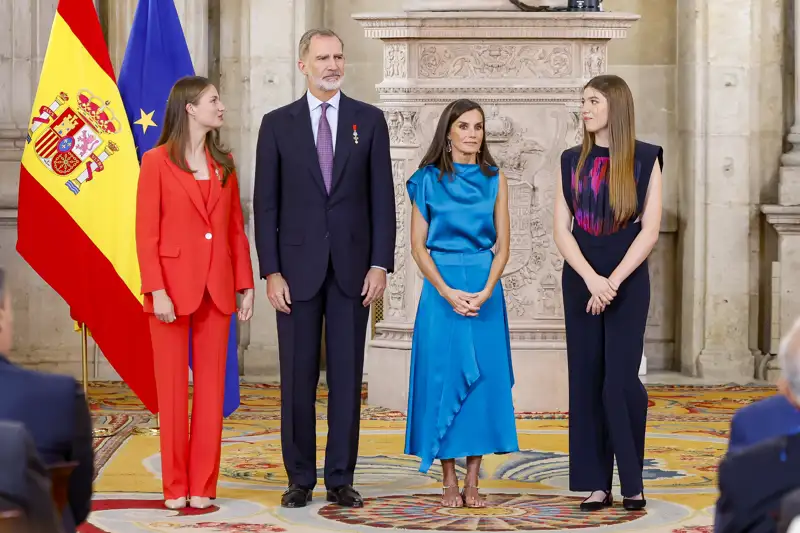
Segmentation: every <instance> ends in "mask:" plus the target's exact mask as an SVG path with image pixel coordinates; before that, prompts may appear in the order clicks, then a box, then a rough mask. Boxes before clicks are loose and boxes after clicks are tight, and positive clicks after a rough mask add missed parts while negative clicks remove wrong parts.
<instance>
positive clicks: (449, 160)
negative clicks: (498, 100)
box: [419, 99, 497, 179]
mask: <svg viewBox="0 0 800 533" xmlns="http://www.w3.org/2000/svg"><path fill="white" fill-rule="evenodd" d="M475 109H477V110H478V111H479V112H480V114H481V121H482V122H483V123H484V126H485V125H486V115H485V114H484V113H483V108H481V106H480V104H478V103H477V102H473V101H472V100H466V99H461V100H455V101H453V102H450V103H449V104H447V107H445V108H444V111H442V115H441V116H440V117H439V124H438V125H437V126H436V133H435V134H434V136H433V141H432V142H431V145H430V147H429V148H428V152H427V153H426V154H425V157H423V158H422V161H420V163H419V168H423V167H426V166H428V165H433V166H435V167H437V168H438V169H439V179H442V176H445V175H448V176H450V177H451V178H452V177H453V176H454V175H455V167H453V155H452V153H451V152H448V151H447V145H448V142H447V136H448V134H449V133H450V128H451V127H453V123H454V122H455V121H456V120H458V118H459V117H460V116H461V115H463V114H464V113H468V112H470V111H473V110H475ZM476 160H477V163H478V165H480V167H481V172H482V173H483V175H484V176H495V175H496V174H497V171H493V170H492V169H491V168H489V167H490V166H492V167H497V163H495V162H494V159H493V158H492V155H491V154H490V153H489V147H488V145H487V144H486V130H485V129H484V132H483V138H482V139H481V148H480V151H479V152H478V153H477V154H476Z"/></svg>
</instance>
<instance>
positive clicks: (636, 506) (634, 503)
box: [622, 492, 647, 511]
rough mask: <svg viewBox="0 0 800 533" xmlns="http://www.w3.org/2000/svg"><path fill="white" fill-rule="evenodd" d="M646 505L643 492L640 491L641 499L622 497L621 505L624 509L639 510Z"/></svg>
mask: <svg viewBox="0 0 800 533" xmlns="http://www.w3.org/2000/svg"><path fill="white" fill-rule="evenodd" d="M646 505H647V500H645V499H644V492H643V493H642V499H641V500H634V499H633V498H622V507H624V508H625V510H626V511H641V510H643V509H644V508H645V506H646Z"/></svg>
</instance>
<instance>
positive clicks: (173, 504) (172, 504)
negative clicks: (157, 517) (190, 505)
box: [164, 498, 186, 510]
mask: <svg viewBox="0 0 800 533" xmlns="http://www.w3.org/2000/svg"><path fill="white" fill-rule="evenodd" d="M164 506H165V507H166V508H167V509H172V510H177V509H183V508H184V507H186V498H175V499H174V500H164Z"/></svg>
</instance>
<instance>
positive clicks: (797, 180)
mask: <svg viewBox="0 0 800 533" xmlns="http://www.w3.org/2000/svg"><path fill="white" fill-rule="evenodd" d="M793 11H794V43H793V44H794V52H795V53H794V69H793V70H794V123H793V125H792V127H791V129H790V130H789V135H788V136H787V140H788V141H789V142H790V143H791V144H792V148H791V149H790V150H789V151H788V152H786V153H785V154H783V156H782V157H781V167H780V173H779V186H778V202H777V204H771V205H764V206H763V207H762V208H761V210H762V212H763V213H764V214H765V215H766V219H767V222H768V223H769V224H770V225H771V226H772V227H773V228H774V229H775V231H776V232H777V234H778V261H777V262H775V263H774V275H773V277H772V283H773V286H772V297H773V302H772V306H771V307H772V320H771V325H772V328H773V329H772V332H771V335H770V341H771V345H770V349H769V352H768V353H769V355H770V356H771V357H769V358H767V359H766V360H765V361H764V365H763V370H762V373H763V377H765V378H767V379H770V380H774V379H775V377H777V374H778V373H779V372H780V367H779V361H778V359H777V358H775V357H774V356H775V355H776V354H777V351H778V342H779V341H780V338H781V337H782V336H783V335H785V334H786V333H788V331H789V328H791V326H792V324H793V323H794V321H795V320H797V318H798V317H800V276H798V275H797V273H798V272H800V0H794V10H793Z"/></svg>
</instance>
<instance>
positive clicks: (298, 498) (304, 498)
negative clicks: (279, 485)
mask: <svg viewBox="0 0 800 533" xmlns="http://www.w3.org/2000/svg"><path fill="white" fill-rule="evenodd" d="M312 492H313V491H312V490H311V489H305V488H303V487H301V486H300V485H289V488H288V489H286V491H285V492H284V493H283V496H281V507H289V508H293V507H305V506H306V505H307V504H308V502H310V501H311V493H312Z"/></svg>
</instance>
